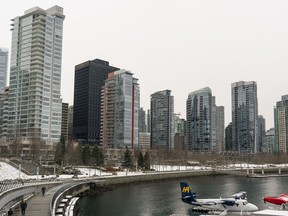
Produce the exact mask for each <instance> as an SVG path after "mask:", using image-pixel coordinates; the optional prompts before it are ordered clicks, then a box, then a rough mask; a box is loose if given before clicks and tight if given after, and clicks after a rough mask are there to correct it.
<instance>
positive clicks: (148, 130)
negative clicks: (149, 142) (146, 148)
mask: <svg viewBox="0 0 288 216" xmlns="http://www.w3.org/2000/svg"><path fill="white" fill-rule="evenodd" d="M147 132H148V133H151V112H150V109H148V110H147Z"/></svg>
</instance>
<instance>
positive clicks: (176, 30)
mask: <svg viewBox="0 0 288 216" xmlns="http://www.w3.org/2000/svg"><path fill="white" fill-rule="evenodd" d="M15 5H17V7H15ZM54 5H59V6H60V7H63V9H64V14H65V15H66V19H65V26H64V29H63V41H64V42H63V60H62V84H61V95H62V98H63V102H67V103H69V105H72V104H73V97H74V95H73V90H74V68H75V66H76V65H77V64H79V63H81V62H85V61H88V60H91V59H95V58H99V59H103V60H106V61H109V62H110V63H111V65H112V66H118V67H120V68H123V69H127V70H131V71H132V72H133V73H134V74H135V76H136V77H137V78H138V79H139V86H140V94H141V96H140V100H141V103H140V106H141V107H143V108H144V110H147V109H149V108H150V95H151V94H153V93H154V92H157V91H162V90H165V89H170V90H171V93H172V94H173V95H174V100H175V109H174V111H175V113H179V112H180V113H181V118H186V108H185V106H186V98H187V96H188V94H189V93H191V92H193V91H195V90H196V89H200V88H203V87H205V86H209V87H210V88H211V90H212V93H213V95H214V96H215V97H216V100H217V105H218V106H224V107H225V126H227V125H228V123H229V122H231V117H232V115H231V84H232V83H234V82H238V81H256V82H257V86H258V103H259V115H263V117H264V118H265V119H266V129H267V130H268V129H269V128H270V127H273V126H274V125H273V121H274V118H273V108H274V107H275V106H276V102H277V101H279V100H280V99H281V97H282V96H283V95H286V94H287V93H288V90H287V87H285V85H286V83H285V80H286V79H285V78H286V76H285V73H286V71H287V69H288V64H287V61H286V60H287V59H288V54H287V52H286V50H287V48H288V41H287V40H286V38H287V37H288V32H287V30H286V29H285V28H283V27H282V26H285V20H287V18H288V13H287V8H288V7H287V6H288V2H285V1H277V2H275V1H253V2H250V1H249V2H243V1H241V2H239V1H217V2H216V1H193V2H190V1H183V2H181V4H180V3H176V2H174V1H157V2H152V1H145V3H144V2H140V3H139V2H137V3H136V2H131V1H121V3H120V2H117V1H106V2H100V1H99V2H94V1H88V0H84V1H82V2H81V4H79V3H77V2H71V1H66V0H62V1H53V0H52V1H49V2H42V1H32V0H26V1H21V2H19V1H15V0H12V1H9V2H7V3H5V5H3V8H2V10H3V15H2V19H1V21H0V29H1V32H2V34H1V38H0V47H6V48H8V49H9V53H10V52H11V38H12V34H11V32H10V31H9V30H10V28H11V26H10V24H11V23H12V22H11V21H10V20H11V19H13V18H14V17H15V16H19V15H23V11H25V10H27V9H29V8H32V7H34V6H38V7H40V8H50V7H52V6H54ZM94 23H95V25H93V24H94ZM9 61H10V56H9ZM9 68H10V66H9Z"/></svg>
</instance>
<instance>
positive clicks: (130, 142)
mask: <svg viewBox="0 0 288 216" xmlns="http://www.w3.org/2000/svg"><path fill="white" fill-rule="evenodd" d="M139 110H140V90H139V85H138V79H136V78H134V77H133V74H132V73H131V72H130V71H126V70H123V69H122V70H118V71H115V72H113V73H109V75H108V79H107V80H106V81H105V85H104V86H103V90H102V118H101V122H102V128H101V144H102V147H103V148H104V149H106V148H118V149H121V148H125V147H127V148H129V149H134V148H138V147H139V138H138V137H139V129H138V127H139V123H138V120H139Z"/></svg>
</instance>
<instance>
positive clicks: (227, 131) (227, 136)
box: [225, 122, 232, 151]
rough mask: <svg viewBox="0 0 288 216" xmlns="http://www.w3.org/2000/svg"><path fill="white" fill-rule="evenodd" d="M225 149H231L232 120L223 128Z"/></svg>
mask: <svg viewBox="0 0 288 216" xmlns="http://www.w3.org/2000/svg"><path fill="white" fill-rule="evenodd" d="M225 151H232V122H230V123H229V125H228V126H227V127H226V128H225Z"/></svg>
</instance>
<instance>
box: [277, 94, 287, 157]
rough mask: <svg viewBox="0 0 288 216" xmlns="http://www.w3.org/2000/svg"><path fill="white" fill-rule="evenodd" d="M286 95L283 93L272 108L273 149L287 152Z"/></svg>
mask: <svg viewBox="0 0 288 216" xmlns="http://www.w3.org/2000/svg"><path fill="white" fill-rule="evenodd" d="M287 113H288V95H284V96H282V98H281V101H278V102H277V103H276V107H275V108H274V128H275V151H276V152H283V153H287V150H288V139H287V135H288V114H287Z"/></svg>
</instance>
